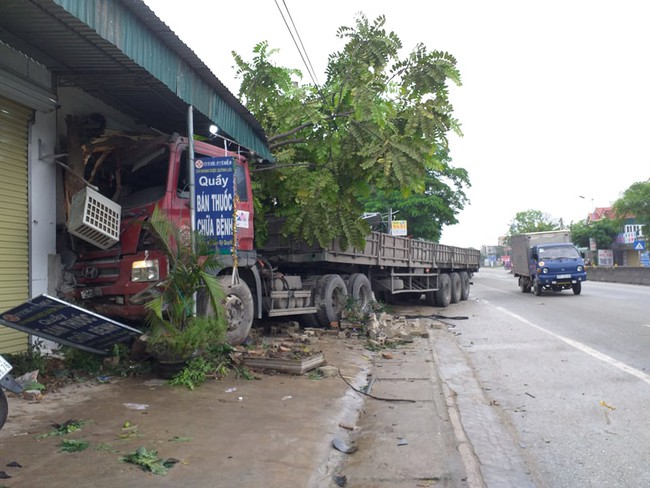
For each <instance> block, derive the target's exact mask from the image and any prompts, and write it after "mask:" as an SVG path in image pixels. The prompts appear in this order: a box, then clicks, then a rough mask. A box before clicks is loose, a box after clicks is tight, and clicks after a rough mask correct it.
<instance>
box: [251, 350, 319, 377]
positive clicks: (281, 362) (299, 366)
mask: <svg viewBox="0 0 650 488" xmlns="http://www.w3.org/2000/svg"><path fill="white" fill-rule="evenodd" d="M242 363H244V365H246V366H248V367H249V368H261V369H273V370H276V371H281V372H284V373H292V374H304V373H306V372H307V371H311V370H312V369H314V368H317V367H318V366H320V365H322V364H323V363H325V358H324V357H323V354H316V355H314V356H311V357H307V358H302V359H285V358H264V357H245V358H243V359H242Z"/></svg>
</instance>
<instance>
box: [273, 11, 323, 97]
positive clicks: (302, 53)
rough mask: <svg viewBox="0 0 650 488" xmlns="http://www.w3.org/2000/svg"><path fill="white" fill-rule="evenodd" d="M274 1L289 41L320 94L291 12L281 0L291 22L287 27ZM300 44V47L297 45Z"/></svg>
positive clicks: (283, 16)
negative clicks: (290, 40) (289, 38)
mask: <svg viewBox="0 0 650 488" xmlns="http://www.w3.org/2000/svg"><path fill="white" fill-rule="evenodd" d="M274 1H275V6H276V7H277V8H278V11H279V12H280V15H281V16H282V20H283V21H284V25H285V26H286V27H287V30H288V31H289V35H290V36H291V39H292V40H293V43H294V45H295V46H296V49H297V50H298V54H300V58H301V59H302V62H303V64H304V65H305V68H306V69H307V73H308V74H309V77H310V78H311V81H312V83H314V85H315V86H316V88H317V90H318V91H319V92H320V86H319V83H318V79H317V77H316V72H315V71H314V68H313V66H312V64H311V60H310V59H309V55H308V54H307V50H306V49H305V46H304V44H303V42H302V38H301V37H300V33H299V32H298V28H297V27H296V24H295V23H294V21H293V17H292V16H291V12H289V7H287V3H286V1H285V0H282V4H283V5H284V9H285V10H286V12H287V16H288V17H289V20H290V21H291V26H292V27H293V30H292V27H290V26H289V23H288V22H287V19H286V18H285V15H284V12H283V11H282V9H281V8H280V5H279V4H278V0H274ZM294 31H295V36H294ZM296 37H297V38H298V41H296ZM298 44H300V45H298Z"/></svg>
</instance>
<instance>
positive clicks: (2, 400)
mask: <svg viewBox="0 0 650 488" xmlns="http://www.w3.org/2000/svg"><path fill="white" fill-rule="evenodd" d="M7 415H9V405H8V404H7V397H6V396H5V392H4V391H2V388H0V429H2V426H3V425H4V424H5V422H6V421H7Z"/></svg>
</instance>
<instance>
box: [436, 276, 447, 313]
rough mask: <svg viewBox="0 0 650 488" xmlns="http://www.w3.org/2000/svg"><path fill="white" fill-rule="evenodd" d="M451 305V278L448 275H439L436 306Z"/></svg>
mask: <svg viewBox="0 0 650 488" xmlns="http://www.w3.org/2000/svg"><path fill="white" fill-rule="evenodd" d="M449 303H451V278H449V275H448V274H445V273H442V274H440V275H438V290H437V291H436V305H437V306H438V307H443V308H444V307H447V306H448V305H449Z"/></svg>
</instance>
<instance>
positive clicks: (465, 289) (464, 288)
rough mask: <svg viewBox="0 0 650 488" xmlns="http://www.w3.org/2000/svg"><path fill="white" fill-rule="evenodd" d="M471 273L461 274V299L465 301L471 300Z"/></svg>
mask: <svg viewBox="0 0 650 488" xmlns="http://www.w3.org/2000/svg"><path fill="white" fill-rule="evenodd" d="M469 286H470V285H469V273H468V272H467V271H461V272H460V299H461V300H462V301H465V300H467V299H468V298H469Z"/></svg>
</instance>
